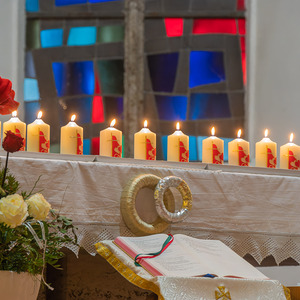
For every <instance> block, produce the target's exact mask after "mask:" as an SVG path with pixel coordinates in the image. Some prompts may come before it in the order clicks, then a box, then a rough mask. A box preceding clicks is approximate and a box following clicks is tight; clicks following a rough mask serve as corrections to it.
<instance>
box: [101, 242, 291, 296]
mask: <svg viewBox="0 0 300 300" xmlns="http://www.w3.org/2000/svg"><path fill="white" fill-rule="evenodd" d="M96 246H97V249H98V252H99V254H100V255H101V256H102V257H104V258H105V259H106V260H107V261H108V262H109V263H110V264H111V265H112V266H113V267H114V268H115V269H116V270H117V271H118V272H119V273H120V274H121V275H123V276H124V277H125V278H126V279H127V280H129V281H130V282H131V283H133V284H135V285H137V286H139V287H141V288H144V289H149V290H151V291H153V292H154V293H156V294H157V295H158V299H159V300H162V299H165V300H216V299H220V300H221V299H224V300H225V299H228V300H230V299H243V300H270V299H277V300H286V299H290V298H288V297H287V296H288V294H287V291H285V290H284V287H283V286H282V285H281V284H280V283H279V282H278V281H276V280H250V279H237V278H224V277H223V278H221V277H220V278H204V277H170V276H152V275H150V274H149V273H148V272H147V271H145V270H144V269H143V268H141V267H137V266H135V265H134V263H133V259H131V258H129V256H127V255H126V254H125V253H124V252H123V251H122V250H120V249H119V248H118V247H117V246H116V245H114V244H113V242H112V241H102V242H100V243H98V244H96ZM220 287H224V290H223V292H225V293H226V294H224V297H220V298H218V297H216V296H215V292H216V291H217V292H218V293H219V295H220V294H221V290H220ZM221 289H222V288H221ZM285 293H286V294H285Z"/></svg>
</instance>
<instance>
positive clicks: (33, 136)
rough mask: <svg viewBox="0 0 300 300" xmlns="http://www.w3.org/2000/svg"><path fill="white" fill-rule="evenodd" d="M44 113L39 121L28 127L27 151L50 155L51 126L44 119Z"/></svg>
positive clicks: (38, 117) (38, 118) (39, 116)
mask: <svg viewBox="0 0 300 300" xmlns="http://www.w3.org/2000/svg"><path fill="white" fill-rule="evenodd" d="M41 117H42V112H41V111H40V112H39V113H38V116H37V119H36V120H35V121H34V122H32V123H31V124H29V125H27V151H31V152H43V153H48V152H49V148H50V126H49V125H48V124H46V123H45V122H44V121H43V120H42V119H41Z"/></svg>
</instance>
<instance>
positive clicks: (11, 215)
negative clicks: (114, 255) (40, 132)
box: [0, 77, 77, 280]
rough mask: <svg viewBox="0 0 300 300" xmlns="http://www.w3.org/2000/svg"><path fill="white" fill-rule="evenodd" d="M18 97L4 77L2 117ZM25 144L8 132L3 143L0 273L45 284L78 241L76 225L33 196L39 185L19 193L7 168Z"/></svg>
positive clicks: (0, 92) (0, 81)
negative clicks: (21, 275) (47, 268)
mask: <svg viewBox="0 0 300 300" xmlns="http://www.w3.org/2000/svg"><path fill="white" fill-rule="evenodd" d="M14 94H15V93H14V91H13V90H12V89H11V82H10V81H9V80H7V79H3V78H1V77H0V114H9V113H11V112H12V111H13V110H15V109H16V108H17V107H18V105H19V103H17V102H16V101H14ZM23 142H24V139H23V138H21V137H19V136H17V135H16V134H14V133H13V132H11V131H8V132H6V137H5V138H4V140H3V143H2V146H3V149H4V150H5V151H7V157H6V162H5V167H4V168H3V169H2V170H0V183H1V186H0V271H14V272H17V273H21V272H28V273H30V274H32V275H42V280H44V279H43V272H44V269H45V266H46V264H50V265H52V266H54V267H56V268H58V267H59V266H58V264H57V262H58V260H59V259H60V258H62V257H63V256H64V254H63V252H62V251H61V248H62V247H63V245H66V244H68V243H72V244H76V242H77V240H76V234H75V231H74V227H73V225H72V221H71V220H70V219H68V218H66V217H64V216H60V215H59V214H58V213H57V212H56V211H54V210H53V209H51V205H50V204H49V203H48V202H47V201H46V199H45V198H44V196H43V195H42V194H41V193H35V194H34V193H33V191H34V189H35V188H36V184H35V185H34V186H33V189H32V190H31V191H30V192H29V193H27V192H21V193H19V194H18V193H17V192H18V190H19V182H18V181H17V180H16V179H15V177H14V176H13V175H12V174H10V173H9V172H8V169H7V164H8V158H9V153H12V152H16V151H19V150H20V148H21V147H22V145H23ZM37 181H38V180H37ZM36 183H37V182H36Z"/></svg>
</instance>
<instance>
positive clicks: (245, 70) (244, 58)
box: [240, 36, 247, 84]
mask: <svg viewBox="0 0 300 300" xmlns="http://www.w3.org/2000/svg"><path fill="white" fill-rule="evenodd" d="M240 44H241V56H242V69H243V79H244V84H246V82H247V65H246V39H245V37H244V36H242V37H241V38H240Z"/></svg>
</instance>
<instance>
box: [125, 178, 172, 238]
mask: <svg viewBox="0 0 300 300" xmlns="http://www.w3.org/2000/svg"><path fill="white" fill-rule="evenodd" d="M159 180H160V177H158V176H155V175H152V174H142V175H139V176H137V177H135V178H133V179H132V180H130V181H129V182H128V183H127V185H126V186H125V188H124V189H123V192H122V195H121V213H122V217H123V220H124V222H125V224H126V225H127V227H128V228H129V229H130V230H131V231H132V232H133V233H134V234H136V235H148V234H155V233H161V232H163V231H165V230H166V229H167V228H168V226H169V223H168V222H166V221H164V220H162V219H161V217H160V216H158V217H157V218H156V220H155V221H154V222H153V223H151V224H149V223H147V222H144V221H143V220H142V219H141V218H140V217H139V215H138V213H137V211H136V207H135V202H136V197H137V194H138V192H139V190H140V189H142V188H150V189H152V190H153V191H154V189H155V187H156V185H157V184H158V182H159ZM162 202H163V203H164V205H165V206H166V207H167V209H168V210H169V211H174V210H175V200H174V197H173V194H172V192H171V191H170V190H169V189H167V190H166V191H165V194H164V195H163V198H162Z"/></svg>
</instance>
